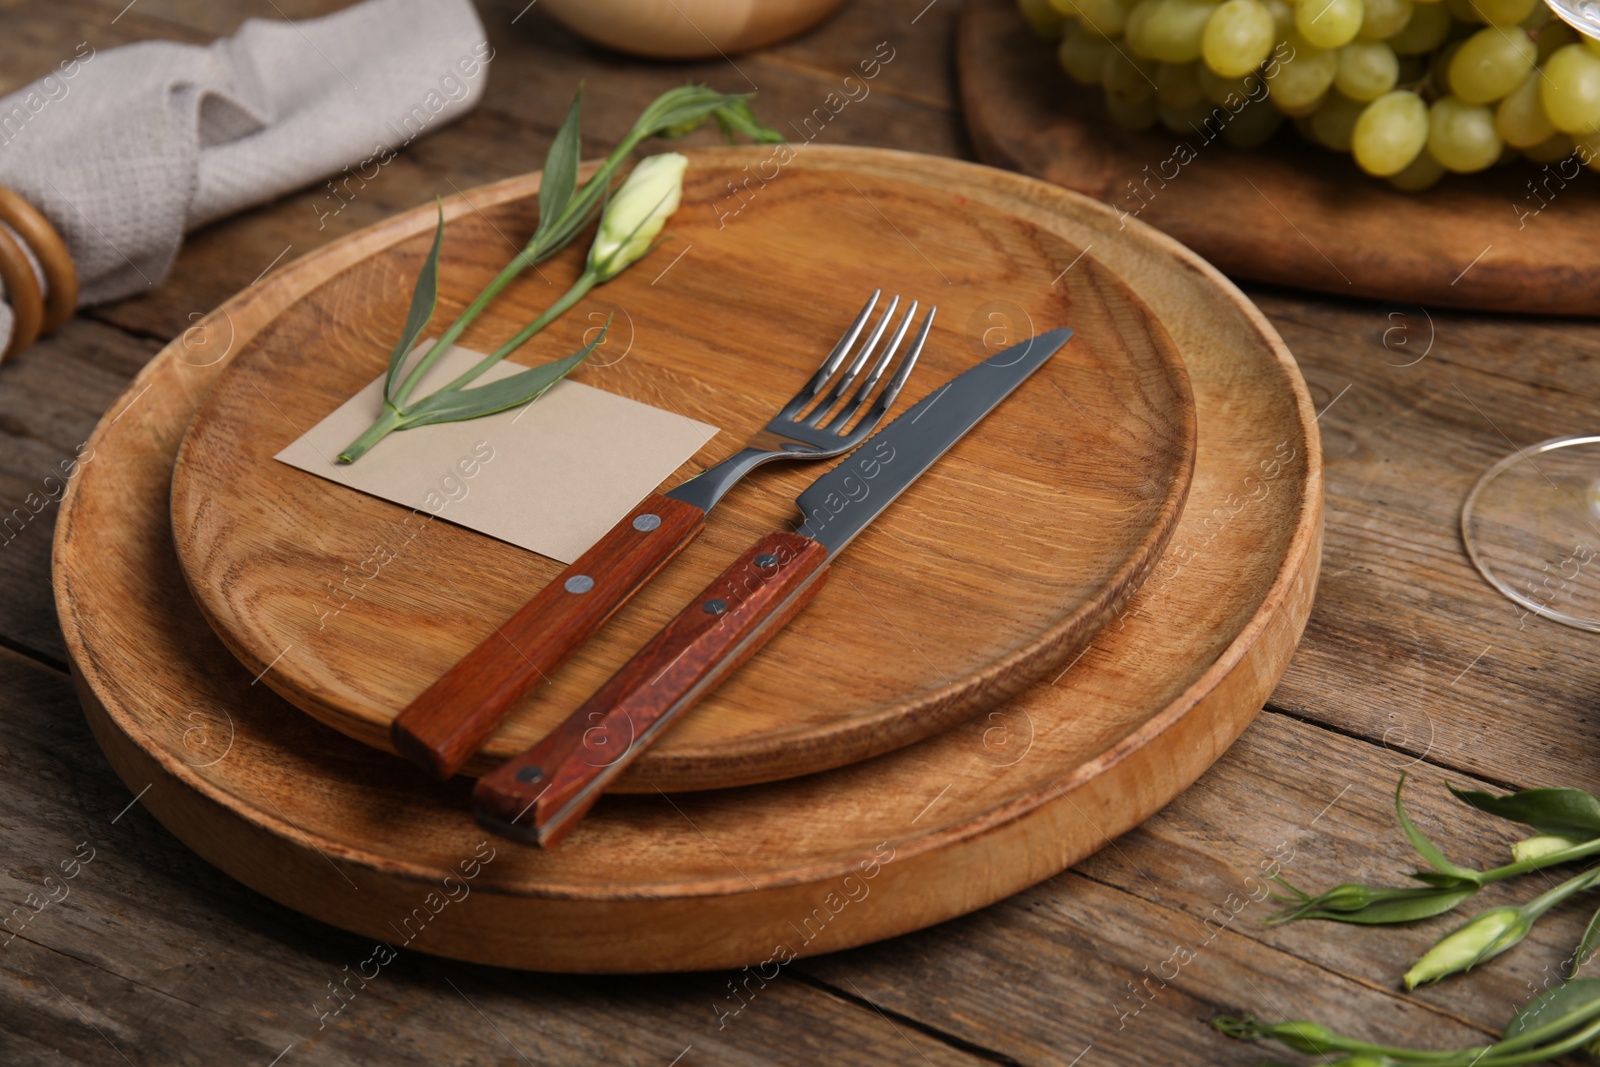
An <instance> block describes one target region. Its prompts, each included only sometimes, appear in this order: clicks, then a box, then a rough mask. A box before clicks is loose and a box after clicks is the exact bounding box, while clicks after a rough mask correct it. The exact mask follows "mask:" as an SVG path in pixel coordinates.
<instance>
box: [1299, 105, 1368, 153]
mask: <svg viewBox="0 0 1600 1067" xmlns="http://www.w3.org/2000/svg"><path fill="white" fill-rule="evenodd" d="M1366 109H1367V105H1366V103H1365V102H1364V101H1361V100H1352V99H1350V98H1349V97H1348V96H1342V95H1340V94H1339V93H1336V92H1334V93H1329V94H1328V95H1327V98H1326V99H1324V100H1323V102H1322V106H1321V107H1319V108H1317V110H1316V111H1314V112H1312V114H1311V119H1310V121H1311V136H1312V138H1313V139H1315V140H1316V142H1317V143H1318V144H1321V145H1325V146H1327V147H1328V148H1331V149H1333V150H1334V151H1335V152H1348V151H1350V138H1351V136H1352V135H1353V134H1354V133H1355V131H1356V120H1357V119H1359V118H1360V117H1361V113H1362V112H1363V111H1365V110H1366Z"/></svg>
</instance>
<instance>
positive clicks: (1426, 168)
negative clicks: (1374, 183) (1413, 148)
mask: <svg viewBox="0 0 1600 1067" xmlns="http://www.w3.org/2000/svg"><path fill="white" fill-rule="evenodd" d="M1442 177H1444V168H1443V167H1441V166H1440V165H1439V161H1438V160H1437V159H1434V158H1433V157H1432V156H1431V155H1429V154H1428V153H1427V152H1418V153H1417V158H1416V159H1413V160H1412V161H1411V162H1410V163H1408V164H1406V166H1405V169H1404V170H1402V171H1400V172H1399V173H1398V174H1391V175H1390V176H1389V184H1390V185H1392V186H1394V187H1395V188H1396V189H1399V190H1401V191H1402V192H1407V193H1420V192H1422V190H1424V189H1426V188H1428V187H1429V186H1431V185H1433V184H1434V183H1435V182H1437V181H1438V180H1439V179H1440V178H1442Z"/></svg>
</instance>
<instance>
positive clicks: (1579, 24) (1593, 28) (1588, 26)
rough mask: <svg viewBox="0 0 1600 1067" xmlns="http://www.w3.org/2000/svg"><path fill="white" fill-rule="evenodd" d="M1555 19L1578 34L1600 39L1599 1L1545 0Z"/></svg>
mask: <svg viewBox="0 0 1600 1067" xmlns="http://www.w3.org/2000/svg"><path fill="white" fill-rule="evenodd" d="M1545 3H1546V4H1549V5H1550V10H1551V11H1554V12H1555V13H1556V17H1557V18H1559V19H1560V20H1561V21H1562V22H1565V23H1566V24H1567V25H1569V26H1571V27H1572V28H1573V29H1575V30H1577V31H1578V32H1579V33H1582V34H1586V35H1588V36H1590V37H1596V38H1600V0H1545Z"/></svg>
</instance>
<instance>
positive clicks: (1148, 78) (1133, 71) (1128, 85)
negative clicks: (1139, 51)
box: [1100, 49, 1157, 128]
mask: <svg viewBox="0 0 1600 1067" xmlns="http://www.w3.org/2000/svg"><path fill="white" fill-rule="evenodd" d="M1156 69H1157V68H1156V64H1155V63H1152V62H1151V61H1150V60H1148V59H1140V58H1138V57H1137V56H1130V55H1128V54H1127V53H1126V52H1123V51H1121V50H1119V49H1113V50H1112V51H1110V52H1107V53H1106V65H1105V67H1104V68H1103V69H1102V70H1101V71H1100V84H1101V85H1104V86H1105V87H1106V96H1108V97H1110V98H1112V99H1114V100H1121V101H1122V102H1124V103H1130V104H1131V103H1133V102H1135V101H1138V100H1148V99H1150V98H1152V97H1154V96H1155V95H1156ZM1151 114H1154V111H1152V112H1151ZM1151 121H1152V122H1154V121H1155V120H1154V119H1151ZM1136 128H1137V127H1136Z"/></svg>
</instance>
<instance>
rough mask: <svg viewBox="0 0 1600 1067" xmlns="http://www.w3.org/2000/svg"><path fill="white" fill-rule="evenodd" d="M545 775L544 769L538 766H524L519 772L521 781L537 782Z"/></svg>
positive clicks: (518, 779)
mask: <svg viewBox="0 0 1600 1067" xmlns="http://www.w3.org/2000/svg"><path fill="white" fill-rule="evenodd" d="M543 777H544V771H543V770H542V769H540V768H538V767H524V768H522V769H521V770H519V771H518V772H517V781H519V782H537V781H538V780H539V779H541V778H543Z"/></svg>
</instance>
